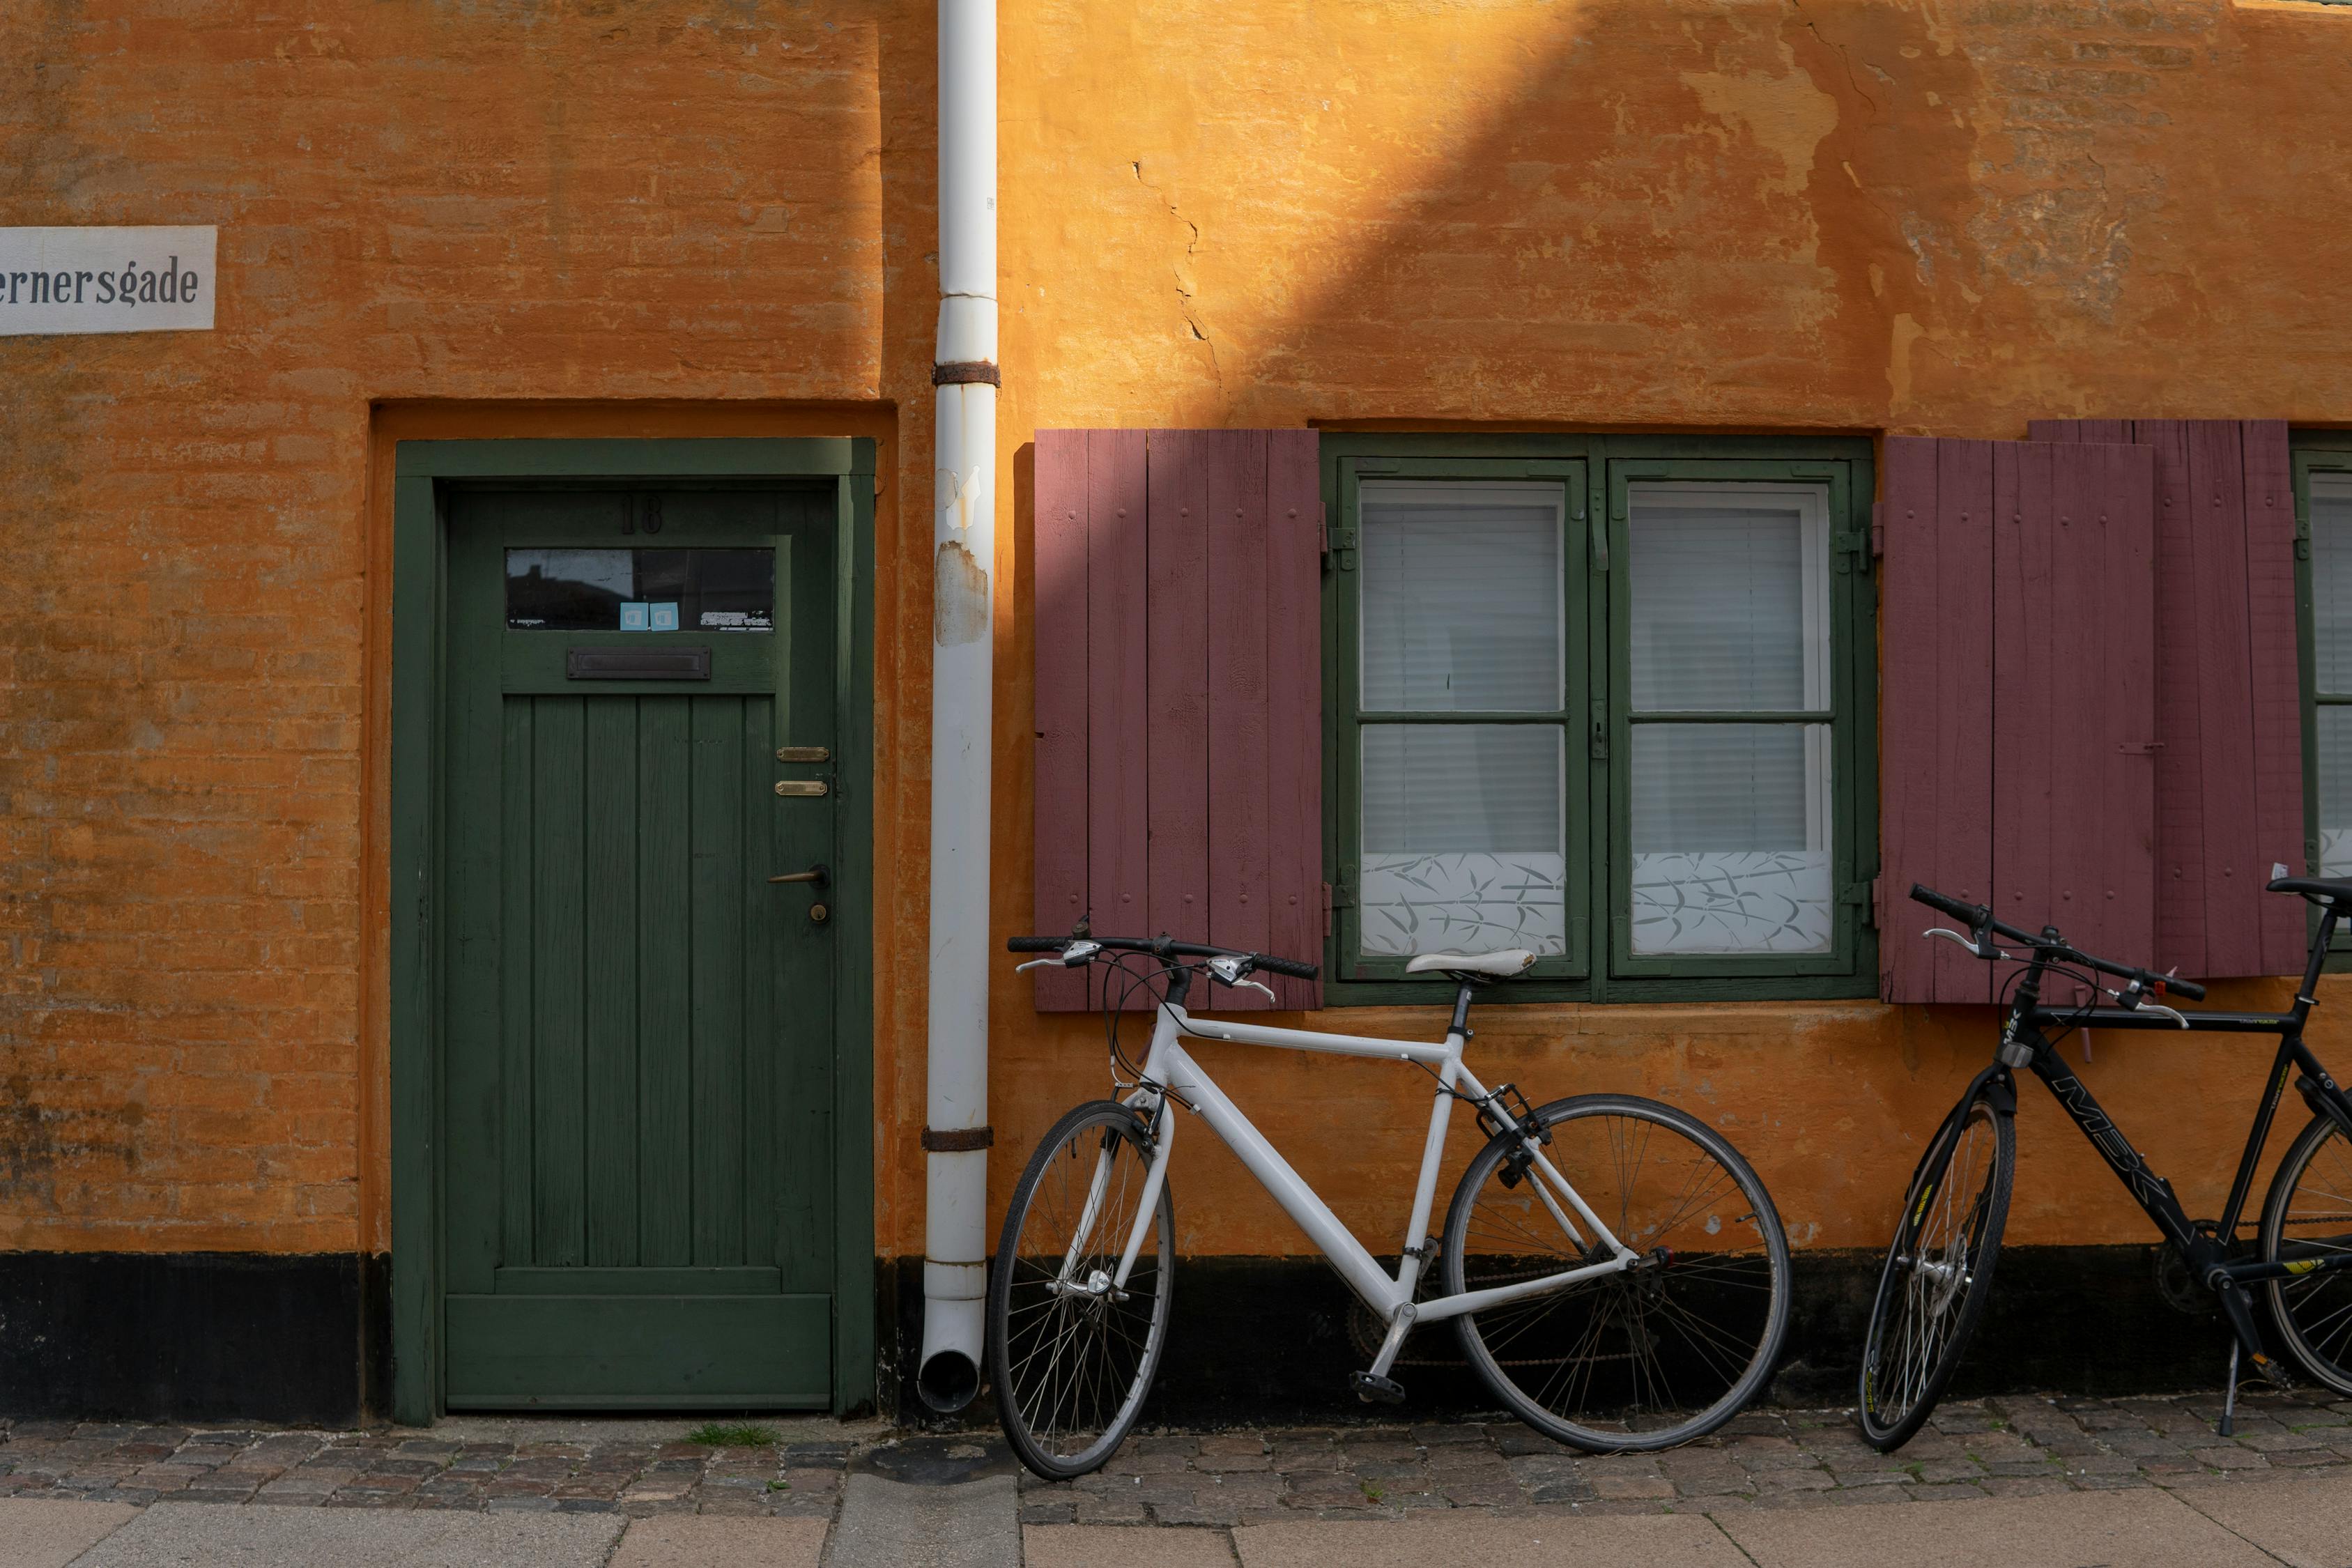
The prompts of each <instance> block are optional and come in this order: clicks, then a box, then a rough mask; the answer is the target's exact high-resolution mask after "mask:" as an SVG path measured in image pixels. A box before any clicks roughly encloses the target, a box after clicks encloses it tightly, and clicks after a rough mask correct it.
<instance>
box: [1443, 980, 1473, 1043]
mask: <svg viewBox="0 0 2352 1568" xmlns="http://www.w3.org/2000/svg"><path fill="white" fill-rule="evenodd" d="M1445 1028H1446V1032H1447V1033H1448V1034H1454V1035H1459V1036H1461V1037H1463V1038H1464V1039H1465V1040H1466V1039H1468V1038H1469V1037H1470V983H1469V982H1468V981H1467V980H1465V981H1464V982H1462V984H1461V988H1460V989H1458V990H1456V991H1455V992H1454V1021H1453V1022H1452V1023H1450V1024H1448V1025H1447V1026H1445Z"/></svg>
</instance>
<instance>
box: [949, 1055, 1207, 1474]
mask: <svg viewBox="0 0 2352 1568" xmlns="http://www.w3.org/2000/svg"><path fill="white" fill-rule="evenodd" d="M1150 1163H1151V1142H1150V1134H1149V1132H1148V1131H1146V1129H1145V1128H1144V1125H1143V1123H1142V1121H1139V1119H1138V1118H1137V1116H1136V1114H1135V1112H1133V1111H1132V1110H1129V1109H1128V1108H1127V1107H1125V1106H1123V1105H1118V1104H1114V1103H1112V1102H1111V1101H1109V1100H1098V1101H1096V1102H1095V1103H1093V1104H1090V1105H1081V1106H1079V1107H1078V1108H1077V1109H1076V1110H1073V1111H1071V1112H1070V1113H1069V1114H1068V1115H1067V1116H1065V1117H1063V1118H1062V1120H1061V1121H1057V1122H1055V1124H1054V1129H1053V1131H1050V1132H1048V1133H1046V1134H1045V1141H1044V1142H1041V1143H1039V1144H1038V1145H1037V1152H1035V1153H1034V1154H1032V1155H1031V1156H1030V1157H1029V1165H1028V1168H1027V1169H1026V1170H1024V1171H1023V1172H1022V1173H1021V1182H1020V1184H1019V1185H1017V1186H1015V1187H1014V1188H1013V1206H1012V1207H1011V1208H1010V1209H1008V1210H1006V1212H1005V1215H1004V1230H1003V1237H1002V1238H1001V1239H1000V1240H999V1241H998V1242H997V1246H996V1265H995V1268H993V1270H992V1272H991V1275H990V1278H989V1281H988V1362H989V1369H990V1372H991V1373H992V1376H993V1378H994V1382H995V1386H996V1414H997V1419H998V1421H999V1422H1000V1423H1001V1424H1002V1425H1003V1427H1004V1437H1005V1441H1007V1442H1009V1443H1011V1444H1012V1445H1013V1452H1014V1453H1016V1454H1018V1455H1020V1456H1021V1462H1022V1463H1023V1464H1024V1465H1026V1466H1028V1467H1029V1468H1031V1469H1033V1470H1034V1471H1036V1472H1037V1474H1039V1475H1041V1476H1044V1477H1046V1478H1047V1479H1052V1480H1068V1479H1071V1478H1073V1477H1076V1476H1083V1475H1085V1474H1087V1472H1088V1471H1090V1470H1094V1469H1097V1468H1100V1467H1101V1465H1102V1463H1103V1461H1104V1460H1106V1459H1108V1458H1110V1457H1111V1455H1112V1454H1114V1453H1116V1452H1117V1451H1118V1446H1119V1444H1120V1443H1121V1442H1123V1441H1124V1440H1125V1439H1126V1437H1127V1435H1128V1433H1129V1431H1130V1430H1131V1429H1133V1427H1134V1426H1135V1423H1136V1419H1137V1417H1138V1416H1139V1415H1141V1414H1142V1411H1143V1396H1144V1395H1145V1394H1148V1393H1150V1389H1151V1379H1152V1376H1153V1374H1154V1373H1157V1372H1158V1371H1159V1370H1160V1352H1162V1351H1163V1350H1164V1349H1165V1348H1166V1345H1167V1342H1168V1287H1169V1284H1170V1279H1169V1269H1170V1266H1171V1264H1172V1263H1173V1262H1174V1261H1175V1257H1176V1205H1175V1199H1174V1198H1173V1197H1171V1195H1170V1193H1169V1189H1168V1184H1166V1183H1165V1182H1164V1181H1163V1182H1162V1183H1161V1184H1160V1197H1159V1202H1158V1204H1157V1205H1155V1206H1156V1207H1157V1209H1158V1211H1159V1213H1158V1215H1157V1216H1156V1219H1155V1223H1153V1224H1152V1225H1151V1226H1150V1228H1149V1229H1148V1230H1147V1231H1146V1232H1145V1235H1144V1238H1143V1243H1142V1246H1141V1247H1139V1249H1138V1251H1137V1253H1136V1257H1135V1266H1134V1268H1132V1269H1131V1270H1130V1271H1129V1274H1128V1277H1127V1281H1126V1283H1125V1285H1124V1286H1123V1287H1122V1286H1120V1285H1119V1284H1118V1283H1117V1279H1118V1265H1119V1258H1120V1256H1121V1255H1122V1254H1123V1253H1124V1252H1125V1251H1126V1249H1127V1243H1128V1238H1129V1237H1130V1236H1131V1235H1133V1234H1134V1229H1135V1220H1136V1215H1138V1214H1139V1212H1140V1210H1141V1206H1142V1204H1143V1201H1144V1187H1145V1177H1146V1175H1147V1173H1148V1172H1149V1169H1150Z"/></svg>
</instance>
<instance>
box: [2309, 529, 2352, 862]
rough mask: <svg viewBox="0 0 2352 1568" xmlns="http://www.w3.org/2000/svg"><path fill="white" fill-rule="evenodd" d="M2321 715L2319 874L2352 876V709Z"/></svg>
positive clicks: (2328, 708) (2330, 708)
mask: <svg viewBox="0 0 2352 1568" xmlns="http://www.w3.org/2000/svg"><path fill="white" fill-rule="evenodd" d="M2312 531H2313V533H2314V534H2316V533H2317V532H2318V530H2317V528H2314V529H2313V530H2312ZM2313 553H2314V554H2315V555H2316V554H2317V553H2318V552H2316V551H2314V552H2313ZM2318 717H2319V732H2318V734H2317V736H2316V741H2317V745H2318V752H2319V757H2318V762H2319V874H2320V875H2321V876H2323V877H2352V708H2347V707H2343V706H2341V705H2339V704H2335V703H2322V704H2321V705H2320V709H2319V715H2318Z"/></svg>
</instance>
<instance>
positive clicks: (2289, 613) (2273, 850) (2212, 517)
mask: <svg viewBox="0 0 2352 1568" xmlns="http://www.w3.org/2000/svg"><path fill="white" fill-rule="evenodd" d="M2032 435H2033V437H2034V439H2036V440H2042V441H2061V442H2065V441H2128V442H2133V443H2135V444H2137V445H2138V446H2141V447H2147V448H2150V449H2152V450H2153V451H2154V453H2155V456H2156V463H2157V479H2156V484H2157V492H2156V517H2157V534H2156V560H2157V576H2156V616H2157V647H2158V655H2157V689H2158V701H2157V715H2156V731H2155V735H2154V739H2155V740H2156V741H2157V742H2158V744H2159V745H2160V746H2161V748H2162V750H2161V751H2160V752H2158V759H2157V785H2156V787H2157V853H2158V905H2157V942H2156V952H2157V955H2158V960H2159V963H2160V964H2161V965H2162V966H2164V967H2170V966H2172V965H2175V964H2178V965H2179V968H2180V971H2181V973H2184V974H2189V975H2195V976H2198V977H2200V978H2221V977H2227V976H2231V975H2247V974H2294V973H2300V972H2301V971H2302V968H2303V963H2304V957H2305V946H2304V943H2305V930H2304V908H2303V905H2302V903H2301V901H2300V900H2294V899H2284V898H2279V897H2277V896H2275V895H2272V894H2267V893H2264V892H2263V883H2264V882H2266V881H2268V880H2269V879H2270V876H2271V868H2272V867H2273V865H2284V866H2286V867H2289V868H2292V869H2294V871H2296V872H2298V873H2300V872H2301V871H2302V870H2303V869H2304V868H2305V864H2306V859H2307V855H2306V851H2305V846H2304V830H2303V721H2302V706H2301V705H2302V691H2301V684H2300V676H2299V673H2298V671H2299V662H2298V654H2297V649H2296V640H2295V639H2296V632H2295V613H2294V474H2293V470H2292V468H2291V466H2290V463H2289V459H2288V455H2287V435H2286V426H2285V425H2284V423H2283V422H2281V421H2277V420H2248V421H2238V420H2221V419H2193V420H2181V419H2105V420H2088V419H2082V420H2073V419H2063V420H2036V421H2034V423H2033V425H2032Z"/></svg>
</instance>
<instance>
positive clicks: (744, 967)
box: [442, 489, 835, 1409]
mask: <svg viewBox="0 0 2352 1568" xmlns="http://www.w3.org/2000/svg"><path fill="white" fill-rule="evenodd" d="M449 504H450V513H449V520H448V521H449V528H448V538H449V556H448V566H449V570H448V578H447V582H448V595H449V601H448V606H447V616H448V626H449V637H448V649H449V656H448V668H446V671H445V675H444V686H445V690H446V722H447V747H448V749H447V753H446V754H447V757H448V764H449V765H448V770H447V773H446V781H447V784H446V789H447V795H446V837H445V839H444V842H445V843H446V846H447V862H446V869H445V879H444V889H443V894H444V901H445V907H446V909H447V910H448V921H447V925H446V932H445V942H444V946H443V952H442V962H443V963H444V965H445V974H446V987H445V991H444V994H445V995H446V998H447V1016H446V1020H445V1039H446V1050H445V1056H444V1060H445V1062H446V1068H445V1071H444V1076H443V1085H442V1094H443V1101H442V1111H443V1122H442V1124H443V1126H444V1127H445V1128H446V1150H445V1154H444V1164H443V1179H444V1188H443V1191H444V1204H443V1213H444V1215H445V1219H444V1223H445V1225H446V1235H445V1238H444V1248H445V1250H444V1258H445V1264H444V1267H445V1276H444V1278H445V1280H446V1286H445V1295H444V1298H443V1306H444V1311H445V1314H446V1316H445V1321H444V1331H445V1339H444V1345H445V1347H446V1348H445V1360H444V1366H443V1377H444V1391H445V1398H446V1404H447V1405H448V1406H449V1407H450V1408H452V1409H482V1408H515V1407H530V1406H541V1407H547V1406H572V1407H591V1406H605V1407H612V1406H669V1407H675V1408H681V1409H683V1408H694V1407H720V1408H738V1409H740V1408H747V1407H761V1406H767V1407H784V1406H795V1405H825V1404H827V1403H828V1402H829V1400H830V1398H831V1395H832V1392H833V1391H832V1381H831V1380H832V1363H833V1354H832V1352H833V1323H834V1300H833V1297H832V1295H831V1290H832V1288H833V1264H834V1258H833V1251H834V1238H833V1235H832V1225H833V1218H832V1216H833V1214H834V1194H833V1190H832V1184H833V1169H834V1163H833V1127H832V1118H831V1107H832V1105H833V1102H834V1084H833V1073H834V1048H833V1047H834V1020H833V1016H832V1006H833V1004H832V997H833V985H832V967H831V966H832V946H833V943H832V941H831V921H830V918H829V917H830V915H831V912H832V911H831V910H829V909H827V908H825V907H824V906H825V905H826V903H827V901H828V899H829V896H830V889H827V888H825V887H824V886H822V885H819V884H814V883H787V884H772V883H771V882H770V881H769V878H770V877H772V876H777V875H782V874H786V873H791V872H798V871H803V870H805V869H808V868H811V867H814V866H818V865H821V864H824V863H825V862H827V861H828V860H829V859H831V858H834V855H835V838H834V821H835V795H833V793H832V791H831V779H832V772H833V769H832V764H831V758H832V754H833V751H834V748H835V713H834V711H833V692H834V670H833V659H834V657H835V655H834V649H835V637H834V626H833V616H834V591H833V589H834V582H835V574H834V563H833V560H832V550H833V540H834V508H835V503H834V499H833V495H832V492H831V490H830V489H810V490H806V491H798V490H792V489H704V490H675V491H661V492H654V491H646V490H636V491H620V490H613V489H527V490H526V489H509V490H470V491H460V492H457V493H456V494H454V495H453V496H452V497H451V499H450V503H449ZM640 628H642V629H640ZM648 656H651V657H650V658H649V657H648ZM780 785H782V787H783V788H784V789H786V790H790V791H791V792H792V793H790V794H785V793H781V792H780V787H779V786H780ZM820 790H823V792H824V793H819V791H820Z"/></svg>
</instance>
